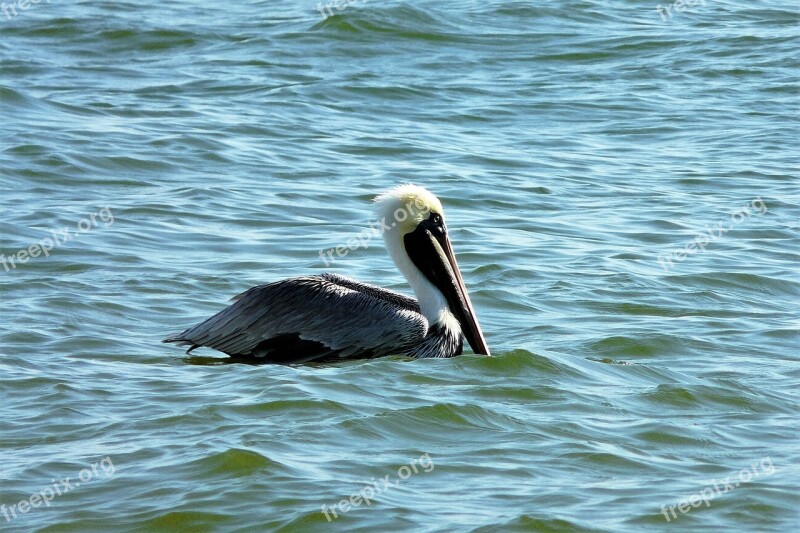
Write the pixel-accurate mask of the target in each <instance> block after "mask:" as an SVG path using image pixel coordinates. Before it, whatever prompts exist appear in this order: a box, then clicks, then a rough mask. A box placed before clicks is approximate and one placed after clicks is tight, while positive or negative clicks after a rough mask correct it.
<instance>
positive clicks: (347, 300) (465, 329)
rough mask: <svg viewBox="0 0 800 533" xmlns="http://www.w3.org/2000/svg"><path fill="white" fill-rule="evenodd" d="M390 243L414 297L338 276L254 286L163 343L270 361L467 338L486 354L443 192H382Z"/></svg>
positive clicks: (397, 351) (443, 351) (450, 346)
mask: <svg viewBox="0 0 800 533" xmlns="http://www.w3.org/2000/svg"><path fill="white" fill-rule="evenodd" d="M375 202H376V203H377V206H378V213H379V217H380V220H381V227H382V233H383V237H384V240H385V242H386V247H387V248H388V249H389V253H390V254H391V256H392V259H393V260H394V262H395V264H396V265H397V268H398V269H399V270H400V272H402V273H403V275H404V276H405V278H406V279H407V280H408V283H409V285H411V288H412V289H413V291H414V293H415V294H416V296H417V299H416V300H415V299H414V298H410V297H408V296H405V295H404V294H400V293H398V292H394V291H390V290H387V289H383V288H381V287H376V286H374V285H367V284H364V283H360V282H358V281H355V280H353V279H350V278H346V277H344V276H339V275H337V274H322V275H318V276H303V277H298V278H290V279H286V280H282V281H276V282H274V283H268V284H266V285H259V286H257V287H253V288H252V289H249V290H247V291H245V292H244V293H242V294H240V295H239V296H237V297H235V298H234V300H236V302H235V303H234V304H232V305H230V306H229V307H227V308H226V309H223V310H222V311H220V312H219V313H217V314H216V315H214V316H212V317H211V318H209V319H207V320H206V321H204V322H202V323H200V324H198V325H196V326H194V327H192V328H189V329H187V330H186V331H184V332H183V333H178V334H175V335H172V336H170V337H168V338H167V339H165V340H164V342H174V343H179V344H181V345H183V346H189V350H188V352H187V353H189V352H191V351H192V350H194V349H195V348H198V347H200V346H207V347H210V348H214V349H216V350H219V351H221V352H224V353H226V354H228V355H230V356H233V357H237V358H247V359H251V360H253V361H255V362H264V363H303V362H308V361H323V360H339V359H346V358H351V359H352V358H366V357H380V356H384V355H392V354H393V355H408V356H411V357H452V356H455V355H459V354H461V351H462V348H463V340H462V335H463V336H464V337H466V339H467V342H469V345H470V347H471V348H472V350H473V351H474V352H475V353H477V354H484V355H490V354H489V348H488V346H487V345H486V340H485V339H484V337H483V333H482V332H481V328H480V326H478V320H477V318H476V317H475V311H473V309H472V303H471V302H470V300H469V295H468V294H467V288H466V287H465V286H464V281H463V280H462V279H461V272H460V271H459V270H458V264H457V263H456V257H455V254H454V253H453V248H452V247H451V246H450V239H449V238H448V236H447V227H446V226H445V222H444V211H443V210H442V204H441V203H440V202H439V199H438V198H436V196H434V195H433V194H431V193H430V192H429V191H428V190H426V189H424V188H422V187H419V186H416V185H401V186H399V187H396V188H394V189H391V190H389V191H387V192H385V193H383V194H381V195H380V196H378V197H377V198H375Z"/></svg>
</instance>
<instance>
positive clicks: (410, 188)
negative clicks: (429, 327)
mask: <svg viewBox="0 0 800 533" xmlns="http://www.w3.org/2000/svg"><path fill="white" fill-rule="evenodd" d="M375 202H376V203H377V205H378V217H379V219H380V223H381V228H382V232H383V238H384V240H385V241H386V247H387V248H388V249H389V253H390V254H391V256H392V259H394V262H395V264H396V265H397V267H398V268H399V269H400V271H401V272H402V273H403V275H405V277H406V279H407V280H408V282H409V284H410V285H411V288H412V289H414V292H415V293H416V295H417V300H419V306H420V310H421V311H422V314H423V315H425V317H426V318H427V319H428V322H429V323H430V324H434V323H441V324H443V325H446V326H452V322H453V321H454V320H455V321H457V322H458V326H459V327H460V329H461V332H462V333H463V335H464V337H466V339H467V342H468V343H469V345H470V347H471V348H472V351H474V352H475V353H477V354H484V355H490V354H489V348H488V346H486V339H484V338H483V333H482V332H481V328H480V326H479V325H478V319H477V317H476V316H475V311H474V310H473V309H472V302H470V299H469V294H468V293H467V288H466V287H465V286H464V280H463V279H462V278H461V271H459V269H458V263H457V262H456V256H455V254H454V253H453V247H452V246H451V245H450V238H449V237H448V235H447V226H446V225H445V221H444V209H442V203H441V202H440V201H439V199H438V198H436V196H434V195H433V194H432V193H431V192H430V191H428V190H427V189H425V188H423V187H419V186H417V185H400V186H399V187H395V188H393V189H390V190H388V191H386V192H384V193H383V194H381V195H380V196H378V197H377V198H375Z"/></svg>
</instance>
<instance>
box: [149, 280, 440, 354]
mask: <svg viewBox="0 0 800 533" xmlns="http://www.w3.org/2000/svg"><path fill="white" fill-rule="evenodd" d="M427 330H428V322H427V320H426V319H425V317H423V316H422V315H421V314H420V312H419V306H418V304H417V302H416V300H414V299H413V298H409V297H407V296H404V295H402V294H400V293H396V292H393V291H389V290H386V289H382V288H380V287H375V286H372V285H366V284H363V283H359V282H357V281H355V280H352V279H349V278H345V277H343V276H337V275H335V274H323V275H321V276H308V277H301V278H291V279H287V280H283V281H278V282H275V283H269V284H267V285H259V286H257V287H253V288H252V289H250V290H248V291H245V292H244V293H242V294H241V295H239V296H238V297H237V298H236V303H234V304H232V305H231V306H229V307H228V308H226V309H223V310H222V311H220V312H219V313H217V314H216V315H214V316H212V317H211V318H209V319H208V320H206V321H205V322H202V323H200V324H198V325H197V326H194V327H193V328H189V329H187V330H186V331H184V332H183V333H178V334H176V335H172V336H170V337H168V338H167V339H165V340H164V342H177V343H180V344H183V345H188V346H191V348H190V349H189V351H191V350H193V349H194V348H197V347H200V346H208V347H210V348H214V349H216V350H219V351H221V352H225V353H227V354H228V355H232V356H239V357H255V358H259V359H260V360H261V361H264V362H274V363H300V362H306V361H313V360H320V359H330V358H336V357H340V358H346V357H377V356H381V355H389V354H392V353H398V354H402V352H403V351H404V350H405V349H407V348H409V347H411V346H413V345H415V344H416V343H418V342H420V341H422V339H423V338H424V337H425V334H426V333H427Z"/></svg>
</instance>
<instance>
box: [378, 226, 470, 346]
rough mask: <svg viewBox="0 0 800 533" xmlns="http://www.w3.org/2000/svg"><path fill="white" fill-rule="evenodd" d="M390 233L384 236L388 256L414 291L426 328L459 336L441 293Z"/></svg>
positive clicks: (403, 246) (456, 324) (458, 327)
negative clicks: (444, 330)
mask: <svg viewBox="0 0 800 533" xmlns="http://www.w3.org/2000/svg"><path fill="white" fill-rule="evenodd" d="M392 233H393V232H389V233H387V234H385V235H384V236H385V240H386V247H387V248H388V249H389V255H391V256H392V260H394V264H395V265H397V269H398V270H400V272H401V273H402V274H403V276H405V278H406V280H407V281H408V284H409V285H410V286H411V290H413V291H414V294H415V295H416V297H417V302H418V303H419V310H420V312H421V313H422V315H423V316H424V317H425V318H426V319H427V320H428V327H429V328H431V327H433V325H434V324H439V325H440V326H442V327H445V328H447V329H450V330H454V331H457V332H459V334H460V332H461V325H460V324H459V323H458V320H457V319H456V317H455V316H453V313H451V312H450V308H449V307H448V306H447V300H446V299H445V297H444V295H443V294H442V291H440V290H439V289H437V288H436V286H435V285H434V284H433V283H431V282H430V281H428V278H426V277H425V275H424V274H423V273H422V272H420V270H419V269H418V268H417V265H415V264H414V263H413V262H412V261H411V258H410V257H408V252H406V248H405V245H404V243H403V239H402V237H401V236H399V235H397V234H396V233H395V234H392Z"/></svg>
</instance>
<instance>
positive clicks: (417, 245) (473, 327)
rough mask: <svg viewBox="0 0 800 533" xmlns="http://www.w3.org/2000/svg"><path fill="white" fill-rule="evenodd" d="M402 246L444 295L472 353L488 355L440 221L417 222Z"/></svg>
mask: <svg viewBox="0 0 800 533" xmlns="http://www.w3.org/2000/svg"><path fill="white" fill-rule="evenodd" d="M437 221H438V224H437ZM403 244H404V245H405V248H406V252H407V253H408V256H409V258H410V259H411V261H412V262H413V263H414V264H415V265H416V266H417V268H419V269H420V271H421V272H422V273H423V274H424V275H425V277H426V278H428V281H430V282H431V283H433V285H434V286H435V287H436V288H437V289H439V290H440V291H441V293H442V294H443V295H444V297H445V299H446V300H447V305H448V307H449V308H450V312H452V313H453V315H455V317H456V319H458V321H459V323H460V324H461V331H462V333H463V334H464V337H466V339H467V342H468V343H469V345H470V347H471V348H472V351H473V352H475V353H476V354H482V355H491V354H490V353H489V347H488V346H487V345H486V339H484V338H483V332H482V331H481V328H480V326H479V325H478V319H477V317H476V316H475V310H474V309H473V308H472V302H471V301H470V300H469V294H468V293H467V288H466V286H464V280H463V279H462V278H461V271H460V270H459V269H458V263H457V262H456V255H455V254H454V253H453V247H452V246H451V245H450V239H449V238H448V237H447V229H446V228H445V226H444V222H443V221H442V219H441V217H440V216H438V215H436V214H431V216H430V218H428V219H426V220H423V221H422V222H420V223H419V225H418V226H417V228H416V229H415V230H414V231H412V232H411V233H407V234H406V235H405V236H404V237H403Z"/></svg>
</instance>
